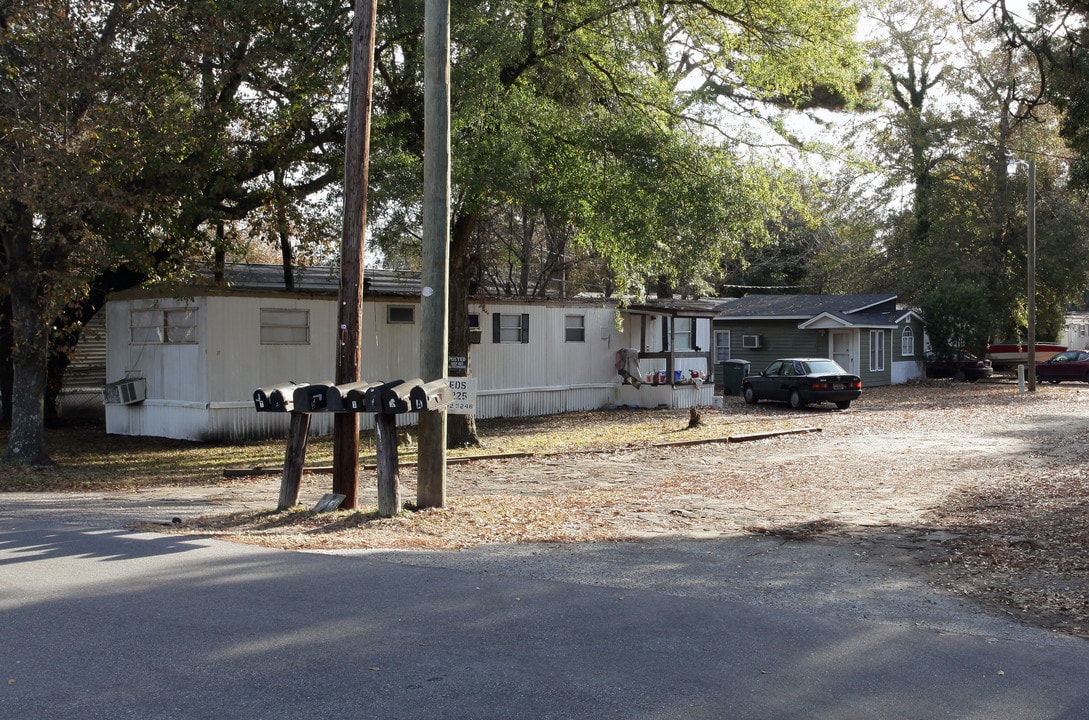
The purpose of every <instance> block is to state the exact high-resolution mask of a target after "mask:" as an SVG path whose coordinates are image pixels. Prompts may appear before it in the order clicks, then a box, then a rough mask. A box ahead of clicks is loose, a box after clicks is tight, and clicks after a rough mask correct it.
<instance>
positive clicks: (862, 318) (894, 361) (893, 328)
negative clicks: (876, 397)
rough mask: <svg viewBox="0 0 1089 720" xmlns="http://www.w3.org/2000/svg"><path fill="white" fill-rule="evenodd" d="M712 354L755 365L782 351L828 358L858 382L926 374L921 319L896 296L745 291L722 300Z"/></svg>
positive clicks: (779, 355) (888, 382)
mask: <svg viewBox="0 0 1089 720" xmlns="http://www.w3.org/2000/svg"><path fill="white" fill-rule="evenodd" d="M713 335H714V337H713V342H714V361H715V362H716V363H719V362H723V361H725V360H746V361H748V362H749V363H751V368H750V371H751V372H753V373H756V372H760V371H761V370H763V369H764V368H765V367H766V366H768V365H770V364H771V363H772V361H774V360H776V359H777V358H782V357H827V358H832V359H833V360H835V361H836V362H838V363H839V364H840V365H842V366H843V367H844V369H846V370H848V371H849V372H853V373H855V374H857V375H859V376H860V377H861V378H862V384H863V386H864V387H865V386H870V387H873V386H876V385H893V384H897V383H904V382H908V381H909V380H914V379H916V378H921V377H923V376H924V367H923V321H922V318H921V317H920V316H919V315H918V314H917V313H916V312H915V311H913V310H906V309H903V308H898V307H897V304H896V296H895V295H747V296H745V297H741V298H732V299H730V300H726V301H724V302H723V303H722V304H721V305H719V306H718V307H717V309H716V314H715V319H714V322H713Z"/></svg>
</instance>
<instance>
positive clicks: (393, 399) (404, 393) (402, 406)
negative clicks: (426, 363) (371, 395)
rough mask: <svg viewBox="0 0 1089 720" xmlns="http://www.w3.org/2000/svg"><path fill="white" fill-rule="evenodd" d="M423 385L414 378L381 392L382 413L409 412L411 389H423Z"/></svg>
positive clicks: (410, 408) (422, 382) (410, 407)
mask: <svg viewBox="0 0 1089 720" xmlns="http://www.w3.org/2000/svg"><path fill="white" fill-rule="evenodd" d="M423 384H424V381H423V380H421V379H419V378H415V379H413V380H409V381H407V382H402V383H399V384H397V385H394V386H393V387H389V388H386V389H385V390H383V391H382V393H381V398H382V412H384V413H386V414H388V415H396V414H398V413H406V412H411V411H412V404H411V402H412V401H411V395H412V389H413V388H419V387H423Z"/></svg>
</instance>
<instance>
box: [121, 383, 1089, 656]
mask: <svg viewBox="0 0 1089 720" xmlns="http://www.w3.org/2000/svg"><path fill="white" fill-rule="evenodd" d="M647 412H661V411H601V412H596V413H581V414H576V415H564V416H557V417H554V418H547V419H537V420H534V422H535V423H536V424H537V426H538V427H539V432H549V431H550V428H556V427H562V426H569V425H570V424H571V423H587V424H591V423H603V422H614V423H615V422H621V423H622V422H624V420H625V417H627V416H626V415H625V413H642V414H644V415H645V413H647ZM668 415H669V421H670V422H679V421H680V419H681V414H679V413H672V414H668ZM684 415H685V416H687V413H684ZM704 419H705V421H706V422H708V423H715V424H719V425H721V427H722V432H721V436H723V437H725V436H728V435H733V436H735V439H736V438H737V437H738V436H741V435H744V434H745V433H746V432H748V429H749V428H751V427H753V426H754V425H764V426H766V425H767V424H768V423H769V422H770V423H774V424H776V425H777V426H781V427H785V428H792V429H793V430H795V431H800V430H803V429H806V428H809V429H811V431H810V432H796V433H793V434H784V435H781V436H778V437H775V438H770V439H762V440H755V441H748V442H704V443H701V444H693V445H684V446H659V447H638V448H624V449H620V450H616V449H613V450H608V451H602V452H582V453H571V454H561V455H549V456H534V457H529V458H517V459H510V458H507V459H493V460H480V461H475V462H472V463H468V464H464V465H454V466H451V467H450V469H449V475H448V506H447V507H446V508H444V509H441V510H428V511H424V512H409V513H402V514H401V515H399V516H398V517H395V518H390V519H380V518H378V517H377V516H376V515H375V513H374V512H373V509H374V507H373V505H374V504H375V503H376V500H375V492H374V489H373V487H371V485H372V483H370V482H365V483H363V485H364V487H362V488H361V498H360V499H361V503H362V504H370V507H363V508H362V511H361V512H337V513H331V514H330V513H326V514H321V515H314V514H313V513H310V512H309V511H306V510H303V509H299V510H296V511H291V512H287V513H276V512H272V511H270V510H269V507H270V506H271V505H274V504H275V498H276V492H277V482H278V481H276V480H274V479H265V480H251V481H248V482H242V481H238V482H236V483H234V484H232V485H227V486H222V485H219V486H215V487H212V488H205V489H203V490H200V489H197V490H194V491H193V492H194V493H200V492H203V494H202V495H200V503H199V504H198V505H197V506H195V507H199V511H200V512H201V513H202V514H205V513H206V515H205V516H204V517H201V518H194V517H191V516H187V517H185V518H179V520H182V522H178V523H173V524H169V523H168V525H170V527H166V528H160V530H165V531H168V532H169V531H174V532H184V533H196V534H206V535H215V536H220V537H227V538H231V539H235V540H240V541H243V542H250V543H257V544H263V545H270V546H276V547H286V548H419V549H428V550H456V549H460V548H466V547H471V546H478V545H482V544H492V543H525V542H594V541H619V540H625V539H632V538H641V537H642V538H645V537H648V536H650V537H667V536H683V537H722V536H729V535H737V534H743V533H761V534H766V535H772V536H778V537H781V538H783V539H784V541H785V542H786V541H809V542H828V543H856V544H858V545H860V546H864V547H874V546H879V547H882V548H884V549H887V550H890V551H894V552H893V553H892V554H890V557H892V556H893V555H895V557H897V558H900V561H902V562H906V563H907V564H910V565H912V566H913V567H914V568H916V570H917V571H918V572H920V573H923V574H925V576H926V577H927V579H928V580H929V581H930V582H932V583H933V584H935V585H939V586H943V587H945V588H947V589H949V590H951V591H953V592H955V593H958V594H963V595H964V596H968V597H972V598H975V599H976V600H978V601H979V602H981V603H983V604H984V605H985V606H986V607H988V608H989V609H990V610H992V611H994V612H996V613H1001V614H1004V615H1008V616H1012V617H1014V618H1017V619H1021V620H1023V621H1025V622H1030V623H1033V624H1038V625H1043V626H1045V627H1050V628H1054V629H1056V630H1059V631H1061V632H1065V633H1069V634H1073V635H1079V636H1083V637H1089V523H1087V520H1089V517H1087V515H1089V510H1087V508H1089V503H1087V500H1089V491H1087V486H1089V484H1087V475H1089V464H1087V462H1086V451H1085V447H1086V440H1087V439H1089V387H1087V386H1085V385H1082V384H1064V385H1059V386H1052V385H1045V386H1042V387H1040V388H1039V390H1038V391H1037V392H1036V393H1024V394H1021V393H1019V392H1018V387H1017V385H1016V383H1013V382H1010V381H999V382H987V383H983V382H981V383H975V384H953V383H949V382H931V383H924V384H921V385H911V386H901V387H891V388H875V389H872V390H867V391H866V392H865V393H864V395H863V397H862V399H861V400H859V401H857V402H856V403H855V404H854V405H852V407H851V409H850V410H848V411H846V412H839V411H835V410H833V409H831V408H825V407H815V408H807V409H803V410H802V411H792V410H790V409H789V408H787V407H786V406H783V405H775V404H770V403H769V404H764V403H762V404H760V405H758V406H755V407H753V406H747V405H745V404H744V403H743V402H742V401H741V400H740V398H726V403H725V407H724V408H722V409H718V410H705V411H704ZM413 473H414V470H413V469H412V468H407V467H406V468H404V469H403V470H402V475H401V479H402V488H403V493H402V497H403V499H404V500H406V501H411V500H414V499H415V486H414V479H415V478H414V474H413ZM330 485H331V480H330V478H329V477H328V476H322V475H313V476H309V477H308V479H307V480H306V482H305V486H304V492H303V502H306V503H309V504H311V505H312V503H313V501H314V500H315V499H317V498H318V497H320V495H321V494H322V493H324V492H327V491H328V490H329V488H330ZM162 492H164V493H167V496H169V497H175V496H177V495H178V493H179V492H180V490H179V489H178V488H170V489H163V491H162ZM155 496H156V493H155V492H149V491H144V492H141V493H140V497H139V498H138V500H137V501H138V502H148V503H150V502H153V501H154V500H155ZM160 499H161V498H160Z"/></svg>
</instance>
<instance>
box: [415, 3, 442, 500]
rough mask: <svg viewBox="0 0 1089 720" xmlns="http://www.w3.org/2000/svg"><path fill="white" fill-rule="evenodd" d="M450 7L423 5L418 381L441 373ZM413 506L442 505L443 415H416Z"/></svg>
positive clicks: (436, 376)
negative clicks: (421, 226)
mask: <svg viewBox="0 0 1089 720" xmlns="http://www.w3.org/2000/svg"><path fill="white" fill-rule="evenodd" d="M449 245H450V2H449V0H425V1H424V205H423V290H422V298H421V305H420V323H421V325H422V328H421V333H420V377H422V378H423V379H424V380H425V381H430V380H437V379H439V378H442V377H446V374H447V368H446V364H447V344H448V340H449V327H448V324H447V322H448V320H447V317H448V312H447V305H448V303H449V290H448V288H447V285H448V281H449V278H450V261H449ZM419 417H420V434H419V440H420V445H419V454H418V463H417V479H416V505H417V506H418V507H420V508H428V507H443V506H444V505H445V504H446V410H445V409H440V410H435V411H430V412H421V413H420V415H419Z"/></svg>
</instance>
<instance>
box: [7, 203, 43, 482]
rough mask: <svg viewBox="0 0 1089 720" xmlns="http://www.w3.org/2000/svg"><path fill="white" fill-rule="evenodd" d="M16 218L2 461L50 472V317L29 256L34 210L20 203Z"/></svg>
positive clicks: (10, 241)
mask: <svg viewBox="0 0 1089 720" xmlns="http://www.w3.org/2000/svg"><path fill="white" fill-rule="evenodd" d="M12 216H13V221H12V222H11V223H10V224H8V225H6V227H5V228H4V233H3V238H2V240H3V247H4V259H5V261H6V263H7V268H6V270H7V280H8V288H9V292H10V293H11V325H12V353H11V365H12V381H13V382H12V385H13V387H12V392H11V409H12V419H11V436H10V438H9V440H8V450H7V454H6V455H5V456H4V460H5V461H7V462H15V463H21V464H24V465H34V466H48V465H52V464H53V461H52V460H50V458H49V456H48V455H47V454H46V452H45V425H44V397H45V373H46V363H47V362H48V357H49V323H50V320H51V317H50V314H49V312H48V308H47V307H46V302H47V299H46V298H45V296H44V293H43V289H42V287H41V284H40V282H39V278H40V277H41V272H40V268H39V266H38V263H36V262H34V259H33V257H32V256H31V250H30V249H31V243H32V241H33V237H32V233H33V226H32V217H31V212H30V209H29V208H27V207H25V206H23V205H20V204H18V203H16V204H15V207H14V208H13V211H12Z"/></svg>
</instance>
